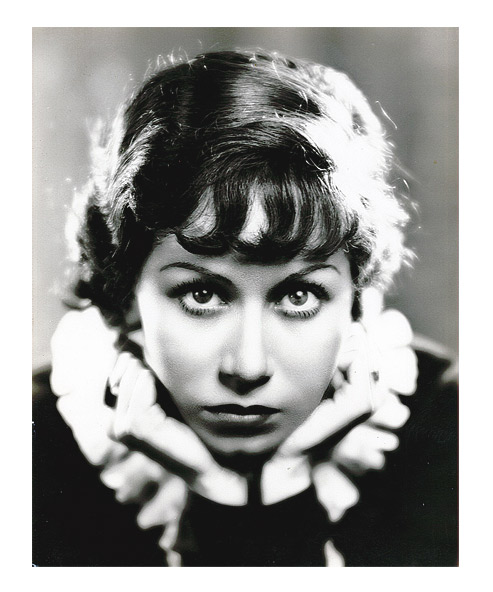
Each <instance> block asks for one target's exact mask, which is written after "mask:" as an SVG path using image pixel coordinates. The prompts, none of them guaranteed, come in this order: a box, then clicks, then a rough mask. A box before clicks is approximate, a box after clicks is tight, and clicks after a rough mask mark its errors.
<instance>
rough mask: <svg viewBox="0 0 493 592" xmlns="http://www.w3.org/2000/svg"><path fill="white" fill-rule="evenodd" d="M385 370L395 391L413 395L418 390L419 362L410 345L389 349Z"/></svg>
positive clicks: (388, 380) (388, 381) (386, 376)
mask: <svg viewBox="0 0 493 592" xmlns="http://www.w3.org/2000/svg"><path fill="white" fill-rule="evenodd" d="M384 372H385V378H386V381H387V383H388V384H389V385H390V388H392V390H393V391H395V392H397V393H399V394H401V395H412V394H414V392H415V391H416V386H417V378H418V364H417V357H416V354H415V353H414V351H413V350H412V349H411V348H410V347H402V348H398V349H395V350H392V351H389V353H388V355H387V358H386V360H385V367H384Z"/></svg>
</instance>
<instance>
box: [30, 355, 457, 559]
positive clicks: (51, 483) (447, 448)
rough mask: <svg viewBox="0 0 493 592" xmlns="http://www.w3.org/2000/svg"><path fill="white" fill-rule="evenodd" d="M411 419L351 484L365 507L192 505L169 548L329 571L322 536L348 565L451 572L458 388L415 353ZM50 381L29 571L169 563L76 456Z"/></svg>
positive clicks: (38, 402) (186, 555)
mask: <svg viewBox="0 0 493 592" xmlns="http://www.w3.org/2000/svg"><path fill="white" fill-rule="evenodd" d="M417 353H418V363H419V380H418V388H417V392H416V393H415V394H414V395H413V396H411V397H402V400H403V402H404V403H405V404H406V405H408V406H409V407H410V409H411V416H410V419H409V420H408V422H407V423H406V424H405V425H404V427H403V428H401V429H400V430H398V432H397V434H398V436H399V439H400V446H399V448H398V449H397V450H396V451H393V452H391V453H388V454H387V463H386V466H385V468H384V469H383V470H381V471H369V472H368V473H366V474H365V475H364V476H363V477H360V478H358V479H356V483H357V486H358V488H359V491H360V494H361V499H360V501H359V503H358V504H357V505H356V506H355V507H353V508H350V509H349V510H348V511H347V513H346V514H345V516H344V518H343V519H342V520H340V521H339V522H336V523H331V522H330V521H329V519H328V517H327V514H326V512H325V510H324V509H323V508H322V506H321V505H320V504H319V502H318V500H317V498H316V495H315V490H314V489H313V488H312V487H310V488H309V489H308V490H306V491H304V492H302V493H300V494H299V495H296V496H293V497H292V498H289V499H287V500H284V501H282V502H279V503H277V504H274V505H272V506H246V507H229V506H222V505H220V504H217V503H215V502H211V501H209V500H206V499H204V498H201V497H200V496H197V495H195V494H193V495H190V496H189V498H188V503H187V507H186V509H185V512H184V513H183V516H182V520H181V523H180V534H179V537H178V539H177V542H176V551H177V552H179V553H180V554H181V557H182V562H183V565H190V566H193V565H197V566H198V565H200V566H206V565H208V566H229V565H232V566H257V565H265V566H317V565H325V558H324V553H323V547H324V544H325V542H326V541H327V540H328V539H330V540H332V541H333V543H334V546H335V548H336V549H337V550H338V551H339V552H340V553H341V554H342V555H343V557H344V560H345V563H346V565H347V566H453V565H457V391H456V383H455V382H454V381H452V380H446V379H444V376H445V373H446V372H447V371H448V370H449V366H450V361H449V360H448V359H447V358H446V357H443V356H441V355H437V353H436V352H435V353H430V352H425V351H418V352H417ZM48 376H49V372H48V371H45V372H40V373H38V374H37V375H36V376H35V382H34V387H35V389H34V390H35V393H34V401H33V437H34V440H33V563H34V564H36V565H38V566H159V565H166V560H165V555H164V552H163V550H162V549H161V548H160V547H159V546H158V540H159V537H160V535H161V534H162V533H161V529H159V528H156V529H152V530H150V531H145V532H144V531H142V530H140V529H139V528H138V527H137V525H136V522H135V515H136V511H137V508H136V507H135V506H132V505H128V506H123V505H121V504H119V503H118V502H116V501H115V500H114V494H113V492H112V491H111V490H110V489H107V488H106V487H105V486H104V485H103V484H102V483H101V482H100V481H99V477H98V469H96V468H95V467H92V466H90V465H89V464H88V463H87V461H86V460H85V459H84V458H83V456H82V454H81V453H80V451H79V449H78V447H77V444H76V443H75V441H74V439H73V437H72V433H71V430H70V428H68V427H67V426H66V425H65V423H64V421H63V419H62V418H61V416H60V415H59V413H58V411H57V409H56V405H55V403H56V397H55V396H54V395H53V394H52V393H51V390H50V387H49V382H48Z"/></svg>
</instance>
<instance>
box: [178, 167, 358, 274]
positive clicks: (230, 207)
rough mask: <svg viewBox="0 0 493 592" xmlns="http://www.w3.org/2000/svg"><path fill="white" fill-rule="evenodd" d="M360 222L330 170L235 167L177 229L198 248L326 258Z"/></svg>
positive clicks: (269, 258)
mask: <svg viewBox="0 0 493 592" xmlns="http://www.w3.org/2000/svg"><path fill="white" fill-rule="evenodd" d="M356 226H357V222H356V219H355V216H354V215H353V214H352V213H351V212H350V211H348V209H347V208H345V207H344V205H343V202H342V200H340V199H338V196H337V194H336V192H335V191H334V190H332V188H331V187H330V182H329V179H328V176H326V175H322V176H317V175H307V174H306V171H305V174H303V173H301V174H300V171H293V170H292V169H290V170H286V171H274V170H272V169H268V168H267V167H265V168H264V170H261V171H255V172H252V171H248V170H239V171H236V172H231V173H230V174H229V175H227V176H224V177H223V178H221V179H220V180H218V181H216V182H215V183H214V184H213V185H211V186H209V187H208V188H207V189H206V190H205V191H204V192H203V193H202V195H201V196H200V198H199V199H198V200H197V204H196V208H195V209H194V211H193V212H192V214H191V216H190V217H189V218H188V219H187V220H186V222H185V223H184V224H183V225H182V226H181V227H180V228H177V229H175V234H176V236H177V239H178V241H179V242H180V244H181V245H182V246H183V247H184V248H185V249H187V250H188V251H190V252H192V253H195V254H209V255H221V254H224V253H226V252H234V253H236V254H238V255H240V257H242V258H244V259H246V260H248V261H252V262H265V263H269V262H271V263H274V262H281V261H287V260H290V259H292V258H294V257H296V256H301V257H303V258H304V259H306V260H319V259H325V258H327V257H328V256H330V255H331V254H333V253H334V252H336V251H337V250H339V249H340V248H341V247H343V246H344V245H345V244H346V242H347V241H349V240H351V238H352V236H353V235H354V233H355V229H356Z"/></svg>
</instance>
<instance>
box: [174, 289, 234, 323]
mask: <svg viewBox="0 0 493 592" xmlns="http://www.w3.org/2000/svg"><path fill="white" fill-rule="evenodd" d="M177 298H178V302H179V304H180V306H181V307H182V308H183V310H185V312H187V313H188V314H191V315H196V316H201V315H211V314H215V313H217V312H220V310H221V309H222V308H223V307H224V306H227V302H226V301H225V299H224V298H222V297H221V296H220V295H219V294H218V292H217V291H216V290H215V289H214V288H212V287H210V286H207V285H206V284H200V283H195V282H194V283H190V284H185V285H183V286H181V287H180V288H179V294H177Z"/></svg>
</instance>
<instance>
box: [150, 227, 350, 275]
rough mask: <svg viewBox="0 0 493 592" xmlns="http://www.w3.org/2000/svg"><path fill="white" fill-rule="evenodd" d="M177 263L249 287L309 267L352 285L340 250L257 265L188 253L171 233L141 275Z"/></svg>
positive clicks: (232, 256)
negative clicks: (323, 255)
mask: <svg viewBox="0 0 493 592" xmlns="http://www.w3.org/2000/svg"><path fill="white" fill-rule="evenodd" d="M180 263H184V264H185V265H191V266H197V267H201V268H205V269H206V270H208V271H210V272H211V273H214V274H218V275H222V276H224V277H226V278H228V279H231V280H232V281H235V282H237V283H241V282H244V283H248V282H252V283H253V284H257V283H258V280H259V279H260V278H261V279H262V281H266V282H276V281H281V280H282V279H284V277H286V276H288V275H291V274H295V273H300V272H303V271H305V270H307V269H308V268H311V267H314V268H315V267H316V265H317V264H320V265H321V266H322V265H324V267H321V268H320V269H319V270H318V271H314V273H325V274H330V276H331V277H333V278H334V280H337V281H343V282H345V283H348V284H351V283H352V281H351V272H350V265H349V260H348V258H347V256H346V254H345V253H344V252H343V251H342V250H339V251H337V252H336V253H334V254H332V255H331V256H329V257H326V258H321V259H320V260H318V261H313V260H310V261H307V260H306V259H304V258H303V257H301V256H297V257H294V258H292V259H290V260H288V261H286V262H282V263H259V262H255V261H254V262H252V261H248V259H246V258H245V257H244V256H240V255H238V254H236V253H231V252H229V253H226V254H224V255H204V254H195V253H191V252H190V251H188V250H186V249H185V248H184V247H182V246H181V245H180V243H179V242H178V240H177V238H176V236H175V235H173V234H170V235H168V236H166V237H165V238H164V239H163V240H162V241H161V242H160V243H159V244H158V245H156V247H155V248H154V250H153V251H152V253H151V255H150V257H149V259H148V261H147V263H146V265H145V266H144V270H143V275H147V274H149V275H153V274H159V273H160V272H161V271H162V270H163V268H168V266H171V267H172V268H173V267H174V266H176V267H177V268H179V265H177V264H180Z"/></svg>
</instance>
